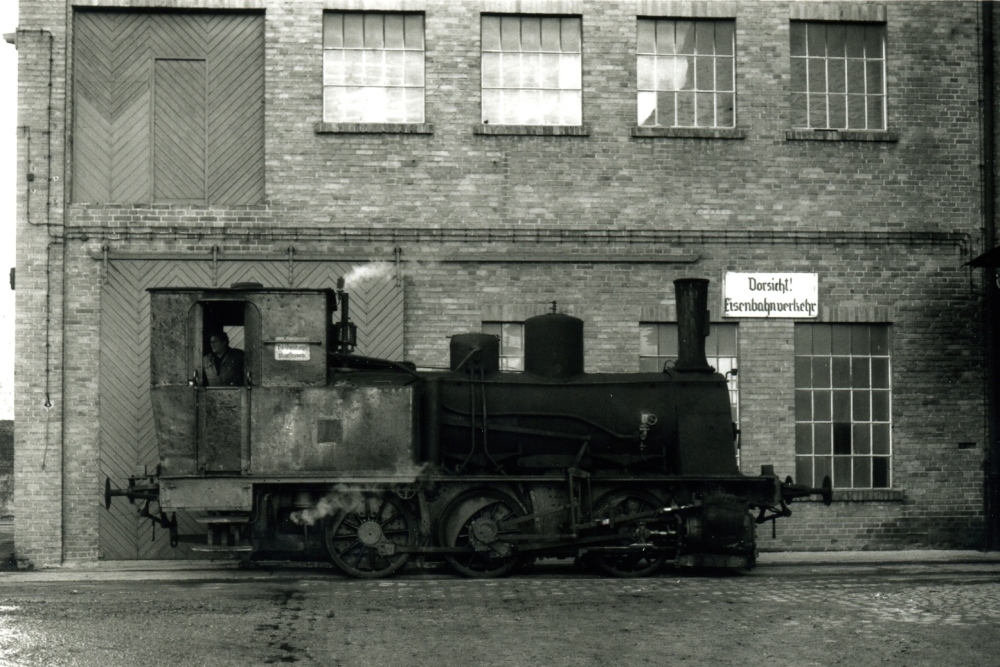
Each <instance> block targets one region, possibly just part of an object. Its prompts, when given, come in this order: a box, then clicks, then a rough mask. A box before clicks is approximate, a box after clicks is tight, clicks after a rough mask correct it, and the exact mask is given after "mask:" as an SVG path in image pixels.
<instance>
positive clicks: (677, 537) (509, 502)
mask: <svg viewBox="0 0 1000 667" xmlns="http://www.w3.org/2000/svg"><path fill="white" fill-rule="evenodd" d="M707 285H708V281H707V280H701V279H682V280H678V281H675V287H676V304H677V313H678V333H679V341H680V349H679V355H678V359H677V362H676V363H675V364H674V365H673V366H672V367H669V368H666V369H664V371H663V372H661V373H588V372H586V371H585V369H584V354H583V340H584V337H583V322H582V321H581V320H579V319H577V318H574V317H571V316H569V315H565V314H560V313H554V312H553V313H549V314H546V315H541V316H538V317H534V318H531V319H529V320H527V321H526V322H525V324H524V337H525V340H524V346H525V347H524V371H523V372H506V371H502V370H500V364H499V342H498V340H497V339H496V338H495V337H493V336H490V335H486V334H481V333H466V334H458V335H455V336H453V337H452V338H451V340H450V349H449V357H450V363H449V367H448V368H447V369H435V370H424V369H419V370H418V369H417V367H416V366H415V365H413V364H411V363H405V362H402V363H400V362H395V361H390V360H386V359H377V358H371V357H365V356H361V355H357V354H354V353H353V350H354V346H355V344H356V335H357V334H356V328H355V327H354V325H353V324H352V323H351V321H350V317H349V295H348V294H347V293H346V292H345V291H344V290H343V282H342V281H341V282H340V283H339V284H338V289H336V290H333V289H321V290H296V289H269V288H264V287H262V286H260V285H256V284H251V285H237V286H234V287H233V288H231V289H152V290H150V295H151V312H152V315H151V323H150V335H151V350H152V352H151V362H150V363H151V365H150V376H151V386H150V393H151V398H152V405H153V410H154V418H155V425H156V437H157V444H158V447H159V455H160V462H159V465H158V467H157V470H156V471H155V473H154V474H151V475H143V476H134V477H132V478H130V479H129V480H128V485H127V486H126V487H123V488H114V487H113V486H112V484H111V480H106V484H105V502H106V505H107V506H110V503H111V500H112V498H113V497H115V496H125V497H127V498H128V499H129V500H130V501H131V502H139V503H140V513H141V514H142V515H143V516H146V517H149V518H150V519H151V520H153V521H154V522H155V523H157V524H158V525H161V526H163V527H165V528H167V529H168V530H169V531H170V536H171V544H172V545H174V546H176V545H178V544H179V543H180V542H182V541H192V540H194V541H197V542H198V543H197V544H193V545H192V548H193V549H195V550H198V551H205V552H215V553H223V554H236V555H239V556H240V557H242V558H244V559H256V558H268V557H279V558H285V559H290V558H306V559H316V558H323V559H329V560H331V561H332V562H333V563H334V564H336V566H337V567H339V568H340V569H341V570H343V571H344V572H346V573H347V574H350V575H353V576H358V577H380V576H386V575H389V574H391V573H393V572H396V571H397V570H399V569H400V568H402V567H403V566H404V565H406V564H407V563H408V562H411V561H413V562H415V563H430V562H435V561H438V562H439V561H442V560H443V561H445V562H447V563H448V564H449V565H450V566H451V567H452V568H453V569H454V570H456V571H457V572H459V573H461V574H463V575H466V576H474V577H492V576H500V575H503V574H506V573H509V572H511V571H513V570H515V569H516V568H517V567H518V566H520V565H521V564H523V563H525V562H528V561H530V560H532V559H534V558H538V557H565V558H577V559H579V560H580V561H581V562H583V563H587V564H590V565H592V566H593V567H595V568H597V569H599V570H601V571H603V572H605V573H607V574H610V575H614V576H643V575H648V574H651V573H653V572H655V571H656V570H657V569H659V568H660V567H661V566H662V565H664V564H665V563H670V564H673V565H675V566H698V565H703V566H714V567H740V568H750V567H752V566H753V565H754V563H755V559H756V542H755V526H756V525H759V524H762V523H765V522H768V521H773V520H775V519H776V518H779V517H784V516H788V515H790V514H791V512H790V510H789V509H788V504H789V503H790V502H791V501H792V500H794V499H795V498H800V497H804V496H809V495H813V494H819V495H821V496H822V497H823V499H824V501H825V502H826V503H827V504H829V503H830V500H831V489H830V483H829V480H828V479H827V480H825V481H824V485H823V488H806V487H802V486H798V485H795V484H793V483H792V480H791V479H790V478H789V479H786V480H784V481H781V480H779V479H778V478H777V476H776V475H775V474H774V472H773V468H772V467H771V466H764V467H763V469H762V470H761V474H760V475H757V476H748V475H743V474H741V473H740V471H739V469H738V466H737V463H736V448H735V436H736V432H735V427H734V424H733V421H732V416H731V409H730V404H729V395H728V390H727V387H726V380H725V378H724V377H723V376H722V375H720V374H718V373H716V372H715V371H714V369H712V368H711V367H710V366H709V364H708V363H707V361H706V358H705V352H704V339H705V336H706V335H707V333H708V318H707V314H706V313H707V308H706V306H707ZM219 331H227V332H231V333H230V334H227V336H228V337H231V338H233V339H234V346H238V347H239V348H240V349H242V352H243V355H242V357H243V369H242V372H243V376H242V378H240V381H238V382H235V383H234V384H233V385H227V386H206V383H205V378H204V371H203V369H202V365H203V364H204V363H205V361H204V359H205V358H206V357H205V353H206V351H207V350H208V349H209V345H208V342H209V339H210V338H211V337H212V336H213V334H215V332H219ZM178 517H180V519H179V518H178ZM190 525H194V526H201V528H199V529H195V530H193V531H192V530H189V529H187V528H186V526H190Z"/></svg>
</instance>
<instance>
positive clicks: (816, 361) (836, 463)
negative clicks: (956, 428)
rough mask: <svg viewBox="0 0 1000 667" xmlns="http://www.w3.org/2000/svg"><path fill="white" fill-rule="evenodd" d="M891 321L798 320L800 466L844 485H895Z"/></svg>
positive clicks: (813, 481) (816, 480) (800, 471)
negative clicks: (883, 322)
mask: <svg viewBox="0 0 1000 667" xmlns="http://www.w3.org/2000/svg"><path fill="white" fill-rule="evenodd" d="M889 362H890V356H889V326H888V325H885V324H797V325H795V470H796V478H797V479H796V481H797V482H798V483H800V484H806V485H810V486H819V485H820V484H822V482H823V478H824V477H826V476H827V475H829V476H830V478H831V479H832V480H833V486H834V488H839V489H871V488H875V489H886V488H889V487H891V486H892V473H891V467H890V462H891V456H892V437H891V432H892V428H891V427H892V420H891V414H892V388H891V377H892V373H891V369H890V363H889Z"/></svg>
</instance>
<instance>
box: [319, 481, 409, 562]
mask: <svg viewBox="0 0 1000 667" xmlns="http://www.w3.org/2000/svg"><path fill="white" fill-rule="evenodd" d="M325 533H326V535H325V536H326V548H327V549H328V550H329V552H330V558H332V559H333V562H334V563H336V565H337V567H339V568H340V569H341V570H343V571H344V572H346V573H347V574H350V575H351V576H354V577H361V578H364V579H375V578H377V577H385V576H388V575H390V574H392V573H393V572H395V571H396V570H398V569H399V568H401V567H402V566H403V564H404V563H406V561H407V559H408V558H409V556H410V555H409V554H408V553H406V552H402V553H400V551H399V547H407V546H411V545H412V544H413V543H414V541H415V539H416V533H417V525H416V522H415V521H414V520H413V518H412V517H411V516H410V513H409V512H408V511H407V510H406V508H405V507H404V506H403V504H402V503H401V502H400V501H399V499H397V498H395V497H394V496H393V495H391V494H378V493H365V494H362V495H360V496H359V497H357V498H356V499H354V501H353V502H352V503H351V504H350V506H349V507H348V508H347V509H344V510H341V511H340V512H338V513H336V514H335V515H333V516H331V517H330V518H329V519H327V522H326V525H325Z"/></svg>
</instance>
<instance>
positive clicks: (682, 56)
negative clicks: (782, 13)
mask: <svg viewBox="0 0 1000 667" xmlns="http://www.w3.org/2000/svg"><path fill="white" fill-rule="evenodd" d="M735 52H736V22H735V21H732V20H720V21H714V20H713V21H709V20H700V21H680V20H674V19H639V23H638V42H637V49H636V71H637V88H638V100H637V106H638V111H639V119H638V123H639V125H644V126H654V127H735V125H736V110H735V109H736V75H735V70H736V57H735V55H734V54H735Z"/></svg>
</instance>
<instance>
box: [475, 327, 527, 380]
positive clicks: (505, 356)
mask: <svg viewBox="0 0 1000 667" xmlns="http://www.w3.org/2000/svg"><path fill="white" fill-rule="evenodd" d="M514 327H517V328H518V333H517V335H519V336H520V339H521V347H520V349H519V351H520V354H510V353H509V352H510V347H509V345H508V337H507V333H508V329H512V328H514ZM496 328H499V329H500V331H499V333H497V332H496V331H494V329H496ZM480 330H481V331H482V333H485V334H491V335H494V336H497V338H498V339H499V341H500V370H501V371H507V372H510V373H523V372H524V322H523V321H520V320H513V321H510V320H483V322H482V324H481V325H480ZM515 349H517V348H515ZM511 359H518V360H519V362H517V363H514V364H513V366H515V368H512V367H511V365H512V364H511V363H510V361H509V360H511Z"/></svg>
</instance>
